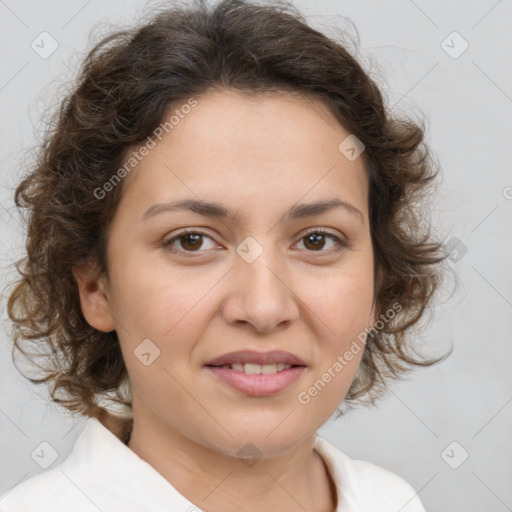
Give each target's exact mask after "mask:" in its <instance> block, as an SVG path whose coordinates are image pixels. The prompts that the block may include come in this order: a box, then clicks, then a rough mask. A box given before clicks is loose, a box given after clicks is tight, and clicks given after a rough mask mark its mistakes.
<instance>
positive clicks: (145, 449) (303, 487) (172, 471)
mask: <svg viewBox="0 0 512 512" xmlns="http://www.w3.org/2000/svg"><path fill="white" fill-rule="evenodd" d="M314 438H315V436H314V434H313V435H311V436H310V437H308V438H306V439H305V440H303V441H302V442H300V443H299V444H298V445H297V446H296V447H295V448H294V449H293V450H291V451H289V452H287V453H286V454H284V455H279V456H272V457H262V458H261V459H259V460H256V461H255V462H254V461H253V462H250V461H247V460H246V461H242V460H241V459H239V458H237V457H232V456H229V455H226V454H224V453H222V452H221V451H219V450H216V449H215V448H214V447H208V446H205V445H203V444H200V443H197V442H195V441H194V440H192V439H190V438H188V437H186V436H184V435H182V434H180V433H179V432H176V431H175V430H172V429H170V427H169V426H164V425H161V424H159V423H158V422H153V421H150V418H148V417H145V416H143V417H139V418H136V419H135V420H134V423H133V429H132V432H131V435H130V437H129V440H128V442H127V445H128V447H129V448H130V449H131V450H132V451H134V452H135V453H136V454H137V455H138V456H139V457H141V458H142V459H143V460H145V461H146V462H148V463H149V464H150V465H151V466H152V467H153V468H155V469H156V470H157V471H158V472H159V473H160V474H161V475H162V476H163V477H164V478H165V479H166V480H167V481H168V482H169V483H170V484H171V485H172V486H173V487H174V488H175V489H176V490H177V491H178V492H179V493H180V494H181V495H183V496H184V497H185V498H187V499H188V500H189V501H191V502H192V503H194V504H195V505H197V506H198V507H199V508H201V509H202V510H205V511H208V512H216V511H219V512H220V511H222V512H231V511H237V512H238V511H239V510H240V504H243V510H244V511H247V512H253V511H254V512H256V511H257V512H260V511H261V510H287V511H290V512H295V511H297V512H299V511H300V512H304V511H307V512H333V511H334V510H335V508H336V487H335V485H334V482H333V481H332V479H331V477H330V475H329V473H328V470H327V467H326V465H325V463H324V462H323V460H322V458H321V457H320V455H319V454H318V453H317V452H316V451H314V450H313V444H314Z"/></svg>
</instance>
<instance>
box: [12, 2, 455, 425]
mask: <svg viewBox="0 0 512 512" xmlns="http://www.w3.org/2000/svg"><path fill="white" fill-rule="evenodd" d="M226 88H230V89H234V90H237V91H240V92H245V93H248V94H262V93H266V92H273V91H281V92H282V91H284V92H292V93H298V94H300V95H301V96H303V97H304V98H306V99H307V98H316V99H320V100H321V101H323V102H324V104H325V105H327V106H328V107H329V109H330V111H331V112H332V113H333V114H334V115H335V117H336V119H337V120H339V122H340V123H341V124H342V125H343V126H344V127H345V128H346V129H347V130H348V131H349V132H350V133H351V134H354V135H356V136H357V137H358V138H359V139H360V140H361V141H362V142H363V143H364V145H365V151H364V152H363V154H362V158H364V162H365V167H366V169H367V172H368V177H369V191H368V203H369V218H370V228H371V237H372V245H373V250H374V255H375V275H374V278H375V304H376V312H377V316H379V315H380V314H383V313H384V312H386V311H388V310H390V309H396V307H395V308H394V307H393V305H395V306H396V304H397V303H398V304H400V306H401V307H400V311H399V313H398V314H396V316H394V318H393V319H392V320H390V321H386V322H385V325H384V326H383V328H382V329H380V330H378V331H372V332H370V334H369V336H368V339H367V343H366V348H365V350H364V354H363V357H362V361H361V365H360V368H359V370H358V373H357V375H356V378H355V379H354V382H353V383H352V386H351V388H350V390H349V392H348V394H347V396H346V397H345V403H346V404H348V405H349V406H351V404H356V403H364V402H365V400H364V398H366V399H368V398H369V400H370V401H371V402H372V403H374V400H375V399H376V398H377V397H378V396H381V395H382V393H383V392H384V390H385V389H386V387H387V383H388V381H389V380H391V379H396V378H400V377H401V376H402V375H404V374H405V373H406V372H408V371H409V370H410V369H411V368H412V366H414V365H416V366H427V365H431V364H434V363H436V362H439V361H441V360H442V359H444V358H445V357H446V356H447V355H448V354H446V355H444V356H443V357H440V358H437V359H426V358H425V357H424V356H422V355H419V353H418V352H417V351H416V349H415V347H414V346H413V343H412V341H411V336H410V330H411V328H412V327H413V326H415V324H417V323H418V321H419V320H420V318H422V317H424V313H426V311H425V308H426V307H427V305H428V304H429V303H430V301H431V298H432V295H433V293H434V291H435V290H436V289H437V288H438V286H439V284H440V282H441V277H442V276H443V273H444V270H443V269H444V265H443V264H442V263H443V261H444V260H445V258H446V257H447V256H446V255H445V253H444V251H443V246H442V244H441V242H439V241H436V240H435V239H434V238H433V236H432V233H431V229H430V224H429V222H428V221H427V222H425V220H426V219H428V215H427V212H426V211H425V209H424V204H425V203H424V201H425V199H426V195H427V192H428V191H430V189H431V188H432V187H431V185H432V184H433V182H434V181H435V180H434V178H436V176H437V175H438V171H439V166H438V165H437V164H436V163H435V162H434V159H433V157H432V154H431V152H430V150H429V148H428V146H427V145H426V143H425V141H424V138H425V137H424V136H425V127H424V124H423V122H422V121H416V122H414V121H412V120H411V118H409V117H406V116H403V115H402V116H401V117H397V116H396V115H395V116H393V115H392V113H391V109H388V108H386V107H385V104H384V100H383V97H382V94H381V91H380V90H379V87H378V86H377V85H376V83H375V82H374V81H373V80H372V79H371V78H370V77H369V75H368V74H367V73H366V72H365V71H364V70H363V68H362V66H361V65H360V64H359V63H358V62H357V60H356V59H355V58H354V57H353V56H352V55H351V54H350V53H349V51H348V50H347V48H346V45H343V44H342V43H341V42H339V41H335V40H333V39H331V38H329V37H327V36H326V35H325V34H322V33H321V32H319V31H317V30H315V29H313V28H312V27H310V26H309V25H308V24H307V22H306V20H305V18H304V17H303V16H302V14H301V13H299V12H298V11H297V9H296V8H295V7H294V6H293V5H291V4H290V3H285V2H281V3H276V2H273V3H272V5H261V4H255V3H250V2H246V1H243V0H223V1H221V2H220V3H218V4H217V5H216V6H213V7H209V6H207V5H205V2H204V1H196V2H194V3H193V4H191V5H187V6H183V5H182V6H179V7H176V6H175V7H172V8H166V9H165V10H163V11H159V12H157V13H156V14H155V13H153V14H152V15H151V18H150V19H149V21H146V22H145V23H144V24H142V26H138V27H134V28H130V29H127V30H120V31H116V32H115V33H112V34H110V35H108V36H105V37H103V38H102V40H101V41H100V42H99V43H98V44H96V45H95V46H94V48H93V49H92V50H91V51H90V52H89V53H88V54H87V56H86V57H85V60H84V61H83V65H82V68H81V71H80V74H79V76H78V78H77V82H76V83H75V84H74V85H73V89H72V91H71V92H70V93H69V94H68V95H67V96H66V97H65V98H64V100H63V101H62V104H61V107H60V110H59V111H58V112H56V113H55V114H54V117H53V121H52V124H51V126H50V127H49V128H48V129H47V131H46V133H45V135H44V142H43V144H42V146H41V148H40V151H39V153H38V156H37V159H36V162H35V163H34V165H33V167H32V168H31V169H30V170H29V172H28V173H27V175H26V176H25V177H24V179H23V181H21V183H19V185H18V186H17V189H16V192H15V202H16V205H17V207H18V208H20V209H22V211H24V210H26V211H27V213H28V219H27V239H26V241H27V243H26V251H27V253H26V256H25V257H24V258H22V259H21V260H20V261H18V262H17V263H16V268H17V270H18V272H19V273H20V275H21V277H20V278H19V279H18V280H17V281H16V282H15V283H12V284H13V289H12V291H11V292H10V296H9V299H8V314H9V317H10V319H11V320H12V322H13V325H14V328H13V330H12V337H13V339H14V346H13V358H14V353H15V350H16V349H17V350H18V351H20V352H21V353H23V354H24V355H25V356H30V354H29V352H28V348H29V346H31V347H34V348H35V349H36V353H37V354H41V349H45V350H46V356H45V359H44V361H45V363H44V364H43V365H42V366H41V367H40V368H41V369H42V370H43V374H42V375H41V376H40V377H38V378H36V377H27V378H29V379H30V380H31V381H32V382H34V383H43V382H45V383H47V384H48V386H49V389H50V393H51V397H52V399H53V400H54V401H55V402H57V403H59V404H61V405H63V406H64V407H66V408H67V409H69V410H70V411H72V412H74V413H78V414H81V415H89V416H91V415H95V416H98V417H100V418H103V420H104V419H105V409H102V408H101V407H100V406H99V405H98V404H99V397H102V396H106V395H108V394H110V396H111V399H112V400H113V401H114V402H115V403H117V404H123V405H124V406H125V407H127V408H128V410H129V409H130V406H131V401H130V397H129V396H127V395H123V393H122V392H121V388H122V384H123V382H126V381H127V380H128V375H127V370H126V367H125V364H124V361H123V358H122V354H121V350H120V346H119V342H118V337H117V334H116V332H115V331H112V332H108V333H104V332H100V331H98V330H96V329H95V328H93V327H92V326H91V325H89V324H88V323H87V321H86V320H85V318H84V316H83V314H82V310H81V306H80V299H79V293H78V287H77V283H76V281H75V279H74V277H73V275H72V268H73V267H74V266H77V265H79V264H80V263H84V262H87V261H93V262H95V263H96V264H97V265H98V266H99V268H100V269H101V271H102V272H104V273H105V275H106V276H108V268H107V266H106V262H105V249H106V244H107V234H108V228H109V225H110V221H111V219H112V218H113V215H114V213H115V211H116V208H117V205H118V203H119V200H120V198H121V194H122V191H123V186H122V185H123V183H122V182H121V183H119V184H118V185H117V186H116V187H113V188H112V190H111V191H109V193H108V194H105V195H104V197H102V198H101V199H98V198H97V193H95V191H97V190H98V189H101V188H102V187H103V186H104V184H105V183H106V182H107V181H108V180H109V179H110V178H111V177H112V176H113V174H114V173H115V170H116V169H119V168H120V167H121V166H122V164H123V162H124V161H125V159H126V158H127V156H128V155H129V154H130V151H132V150H133V148H136V147H140V145H141V144H142V143H143V142H144V141H145V140H147V138H148V137H150V136H151V134H152V133H153V132H154V130H155V129H156V128H157V127H158V126H159V124H160V123H161V122H162V119H163V117H164V115H165V114H166V113H167V112H168V110H169V108H170V107H171V106H172V105H176V104H180V103H182V102H184V101H185V100H186V99H187V98H190V97H196V98H197V97H199V96H200V95H202V94H206V93H207V92H211V91H212V90H215V89H226ZM406 334H407V336H406ZM32 355H33V354H32ZM338 413H339V414H342V412H341V411H340V410H339V409H338Z"/></svg>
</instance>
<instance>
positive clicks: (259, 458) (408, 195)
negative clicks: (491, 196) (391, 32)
mask: <svg viewBox="0 0 512 512" xmlns="http://www.w3.org/2000/svg"><path fill="white" fill-rule="evenodd" d="M435 176H436V169H435V167H434V165H433V163H432V161H431V159H430V156H429V152H428V148H427V147H426V146H425V145H424V143H423V129H422V127H420V126H418V125H416V124H414V123H413V122H411V121H409V120H407V119H395V118H393V117H392V116H391V115H390V113H389V112H388V111H387V110H386V108H385V106H384V104H383V100H382V95H381V93H380V91H379V89H378V87H377V86H376V85H375V83H374V82H373V81H372V80H371V79H370V78H369V77H368V75H367V74H366V73H365V72H364V71H363V69H362V68H361V66H360V65H359V64H358V63H357V61H356V60H355V59H354V58H353V57H352V56H351V55H350V54H349V52H348V51H347V50H346V49H345V48H344V47H343V46H342V45H341V44H340V43H338V42H335V41H333V40H331V39H328V38H327V37H326V36H325V35H323V34H321V33H319V32H318V31H316V30H314V29H312V28H311V27H309V26H308V25H307V23H306V21H305V20H304V18H302V16H301V15H300V14H299V13H298V12H296V11H294V10H293V9H291V8H289V7H287V6H286V5H284V4H275V3H274V5H269V6H266V5H265V6H263V5H256V4H251V3H249V2H244V1H242V0H224V1H221V2H220V3H218V4H217V5H215V6H212V7H207V6H206V5H204V3H202V2H199V3H196V4H195V5H192V6H190V7H180V8H172V9H168V10H166V11H163V12H161V13H160V14H158V15H156V16H155V17H154V18H153V19H152V20H150V21H149V22H148V23H146V24H145V25H144V26H142V27H140V28H138V29H133V30H131V31H124V32H120V33H117V34H113V35H111V36H109V37H106V38H105V39H104V40H103V41H101V42H100V43H99V44H98V45H97V46H96V47H95V48H94V49H93V50H92V51H91V52H90V53H89V55H88V57H87V59H86V60H85V62H84V63H83V67H82V72H81V75H80V78H79V83H78V84H77V86H76V87H75V89H74V90H73V91H72V92H71V94H70V95H69V96H68V97H67V98H66V99H65V100H64V102H63V105H62V108H61V110H60V112H59V115H58V116H57V117H56V118H55V127H54V130H52V131H50V132H49V133H48V135H47V143H46V144H45V145H43V147H42V148H41V154H40V158H39V160H38V162H37V165H35V167H34V169H32V170H31V172H30V173H29V174H28V175H27V176H26V178H25V179H24V180H23V181H22V182H21V183H20V185H19V186H18V188H17V190H16V203H17V205H18V206H19V207H22V208H27V209H28V211H29V213H30V221H29V228H28V233H27V257H26V258H25V259H24V261H22V262H20V265H19V269H20V272H21V277H20V280H19V281H18V282H17V283H16V286H15V288H14V289H13V291H12V293H11V295H10V298H9V304H8V310H9V315H10V318H11V320H12V321H13V323H14V325H15V326H16V327H17V329H16V330H13V337H14V340H15V345H16V348H17V349H19V350H20V351H22V352H24V353H26V354H27V355H28V354H29V352H30V351H29V347H31V346H32V345H33V344H35V345H36V346H43V347H48V348H49V349H50V354H51V356H50V357H49V358H48V367H47V372H46V374H45V376H44V377H43V378H42V379H40V380H36V379H32V380H33V381H34V382H46V383H47V384H48V385H49V386H50V390H51V393H52V397H53V399H54V400H55V401H56V402H57V403H59V404H62V405H64V406H65V407H67V408H68V409H69V410H71V411H73V412H74V413H76V414H78V415H85V416H88V417H89V419H88V420H87V423H86V427H85V429H84V431H83V432H82V433H81V435H80V437H79V438H78V440H77V442H76V444H75V446H74V448H73V451H72V452H71V454H70V456H69V457H68V458H67V459H66V460H65V461H64V462H63V463H62V464H60V465H58V466H56V467H54V468H53V469H50V470H47V471H45V472H43V473H42V474H39V475H37V476H35V477H32V478H30V479H29V480H27V481H25V482H23V483H21V484H19V485H18V486H17V487H16V488H14V489H13V490H11V491H10V492H8V493H6V495H4V497H3V498H2V499H1V500H0V510H2V511H4V512H10V511H18V510H20V511H21V510H31V511H36V510H41V511H42V510H52V511H58V510H75V511H78V510H84V511H85V510H102V511H107V510H108V511H114V510H123V511H127V510H133V511H135V510H148V511H149V510H151V511H156V510H173V511H174V510H180V511H181V510H183V511H185V510H187V511H193V510H205V511H221V510H222V511H230V510H244V511H253V510H254V511H255V510H259V511H260V510H280V511H281V510H282V511H299V510H301V511H303V510H307V511H308V512H309V511H311V512H327V511H334V510H336V511H342V512H348V511H358V512H361V511H372V512H377V511H397V512H398V511H399V510H400V511H402V512H412V511H415V512H418V511H424V507H423V505H422V503H421V501H420V499H419V497H418V496H417V494H416V493H415V491H414V489H413V488H412V487H411V486H410V485H409V484H408V483H407V482H406V481H405V480H403V479H402V478H401V477H400V476H398V475H395V474H393V473H391V472H389V471H387V470H385V469H384V468H381V467H378V466H375V465H374V464H371V463H369V462H365V461H360V460H353V459H351V458H349V457H348V456H347V455H346V454H344V453H343V452H341V451H340V450H338V449H337V448H336V447H335V446H334V445H332V444H330V443H329V442H327V441H326V440H325V439H323V438H322V437H320V436H318V435H317V434H316V431H317V430H318V429H319V428H320V427H321V426H322V424H324V423H325V422H326V421H327V419H328V418H329V417H330V416H331V415H332V414H333V413H334V412H335V411H337V410H338V412H339V413H342V411H341V410H339V409H337V408H338V406H339V405H340V403H341V402H342V401H343V402H344V404H345V405H346V406H347V407H349V406H351V405H355V404H357V403H364V402H365V401H370V402H373V401H374V400H375V399H376V398H377V397H378V396H379V395H381V394H382V392H383V391H384V389H385V388H386V386H387V384H388V382H389V381H390V380H392V379H393V378H397V377H398V376H400V375H401V374H403V373H404V372H406V371H408V370H409V369H410V368H411V366H413V365H428V364H433V363H434V362H437V361H439V360H434V361H433V360H425V359H422V358H421V357H419V356H418V355H417V354H416V355H414V348H413V347H412V346H411V341H410V340H409V339H408V336H407V333H408V330H409V329H410V328H411V327H412V326H413V325H415V324H416V323H417V321H418V320H419V319H420V318H421V316H422V314H423V310H424V308H425V307H426V306H427V304H428V303H429V301H430V300H431V297H432V294H433V292H434V291H435V289H436V287H437V286H438V283H439V279H440V277H441V264H442V262H443V259H444V254H443V251H442V249H441V244H440V243H439V242H437V241H435V240H433V239H432V238H431V237H430V234H429V233H428V230H427V228H426V227H425V226H428V222H427V223H423V221H424V220H425V219H423V218H420V217H419V215H418V212H417V210H416V207H417V203H418V200H419V199H421V197H422V195H423V194H424V193H425V192H426V190H427V189H428V187H429V184H430V183H431V182H432V180H433V179H434V178H435ZM107 398H109V399H110V401H111V402H113V404H114V406H121V407H118V408H117V409H116V408H115V407H110V408H109V407H107V406H106V405H105V399H107ZM122 412H124V415H123V414H121V413H122Z"/></svg>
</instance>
